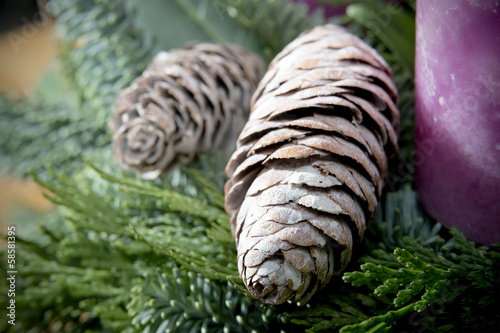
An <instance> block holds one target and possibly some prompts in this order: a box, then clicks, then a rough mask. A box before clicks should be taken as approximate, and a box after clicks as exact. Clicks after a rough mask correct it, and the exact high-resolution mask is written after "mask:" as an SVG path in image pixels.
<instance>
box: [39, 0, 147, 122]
mask: <svg viewBox="0 0 500 333" xmlns="http://www.w3.org/2000/svg"><path fill="white" fill-rule="evenodd" d="M48 7H49V9H51V12H52V14H53V15H55V16H57V21H56V22H57V28H58V32H59V41H60V43H61V47H62V50H63V52H61V59H62V61H63V65H64V70H65V75H66V77H67V78H68V81H69V82H70V83H71V84H72V87H73V89H74V90H75V91H76V92H77V95H78V97H79V101H80V104H81V112H85V113H89V114H91V115H92V116H93V117H94V118H95V119H94V121H95V122H97V123H98V124H99V125H100V126H101V127H105V126H106V124H107V121H108V118H109V116H110V115H111V113H112V111H113V105H114V100H115V97H116V94H117V93H118V91H120V90H121V89H123V88H124V87H126V86H128V85H129V84H130V83H131V82H132V80H134V79H135V78H136V77H137V76H138V75H139V74H140V73H141V72H142V70H143V69H144V68H145V66H146V65H147V62H148V61H149V60H150V59H151V57H152V56H153V55H152V54H151V52H152V41H151V39H150V37H149V36H148V35H146V34H145V32H144V31H142V30H141V29H140V28H139V27H138V26H137V24H136V22H135V20H134V17H135V10H134V8H133V7H131V6H129V5H128V4H127V2H126V1H125V0H118V1H111V0H66V1H56V0H52V2H50V3H49V6H48Z"/></svg>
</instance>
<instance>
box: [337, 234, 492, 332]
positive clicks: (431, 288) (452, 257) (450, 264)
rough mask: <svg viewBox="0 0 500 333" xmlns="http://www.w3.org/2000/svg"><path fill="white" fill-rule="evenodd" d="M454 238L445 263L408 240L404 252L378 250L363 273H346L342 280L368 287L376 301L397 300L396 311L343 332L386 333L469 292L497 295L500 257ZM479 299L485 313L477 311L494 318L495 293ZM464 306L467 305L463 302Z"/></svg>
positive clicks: (404, 241) (461, 238)
mask: <svg viewBox="0 0 500 333" xmlns="http://www.w3.org/2000/svg"><path fill="white" fill-rule="evenodd" d="M450 233H451V235H452V236H453V239H454V245H453V252H451V253H449V254H448V255H447V258H445V256H444V255H443V254H442V253H440V252H434V251H432V250H431V249H429V248H425V247H424V246H423V245H422V244H420V242H419V241H417V240H415V239H411V238H409V237H404V239H403V243H404V244H405V248H404V249H403V248H396V249H395V250H394V252H393V254H390V255H388V254H387V252H385V251H383V250H375V251H373V252H372V255H371V256H370V257H364V258H363V259H362V261H364V262H365V263H364V264H362V265H361V271H356V272H347V273H345V274H344V277H343V279H344V281H346V282H348V283H351V284H352V285H353V286H362V285H370V286H372V288H374V289H373V293H374V295H375V296H377V297H383V296H388V295H394V296H393V300H392V303H393V305H394V307H396V308H397V309H398V310H394V311H390V312H388V313H386V314H384V315H381V316H376V317H373V318H370V319H368V320H365V321H363V322H361V323H358V324H354V325H350V326H346V327H344V328H343V329H342V330H341V332H367V331H369V330H372V329H373V330H374V331H376V330H375V329H380V330H381V331H382V328H383V331H386V330H387V329H389V328H391V327H392V326H393V325H394V323H395V322H396V321H397V320H398V319H401V318H403V317H405V316H406V315H407V314H408V313H410V312H411V311H413V310H414V311H416V312H417V313H420V312H422V311H424V310H426V309H427V308H428V307H429V306H431V305H433V304H446V303H449V302H452V301H454V300H455V299H456V298H457V297H459V296H460V295H462V294H465V293H467V294H470V295H474V294H478V295H481V294H482V295H484V294H485V293H486V294H488V291H491V290H498V289H499V288H500V286H499V283H498V279H497V278H496V277H497V276H498V275H499V273H500V272H499V270H500V268H499V267H500V266H499V261H498V253H496V252H495V251H493V250H489V249H488V248H487V247H477V246H476V245H475V244H474V243H473V242H470V241H468V240H467V239H466V238H465V236H464V235H463V234H462V233H460V232H459V231H457V230H456V229H454V228H452V229H451V230H450ZM481 300H482V302H481V304H482V305H481V306H480V308H482V309H481V310H476V311H478V313H480V312H481V311H486V312H489V313H491V312H492V311H495V310H494V309H495V308H497V307H498V305H499V302H500V301H499V300H498V299H496V301H495V298H494V297H492V295H491V294H489V297H488V296H486V295H485V296H484V297H482V298H481ZM464 301H465V302H468V301H467V299H462V302H464ZM470 315H471V314H467V315H465V316H463V317H467V316H470ZM499 317H500V316H498V314H497V316H496V318H497V319H496V321H493V322H490V323H485V325H486V327H488V326H489V325H498V324H499V323H500V322H499ZM464 320H466V318H464ZM381 323H384V324H383V325H382V324H381ZM378 325H380V326H378ZM457 327H458V326H457ZM461 329H463V327H461ZM490 329H491V327H490Z"/></svg>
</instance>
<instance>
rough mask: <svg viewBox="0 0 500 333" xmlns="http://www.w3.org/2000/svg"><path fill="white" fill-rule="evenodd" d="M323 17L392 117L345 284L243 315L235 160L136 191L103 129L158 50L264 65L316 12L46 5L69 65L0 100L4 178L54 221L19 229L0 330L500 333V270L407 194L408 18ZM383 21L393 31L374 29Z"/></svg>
mask: <svg viewBox="0 0 500 333" xmlns="http://www.w3.org/2000/svg"><path fill="white" fill-rule="evenodd" d="M325 2H326V1H325ZM329 2H331V3H337V4H338V3H340V4H343V5H347V7H346V14H345V15H343V16H340V17H336V18H334V19H333V20H330V22H334V23H337V24H343V25H346V26H347V27H348V29H349V30H350V31H351V32H353V33H355V34H357V35H358V36H360V37H361V38H363V39H364V40H365V41H366V42H368V43H369V44H371V45H372V46H373V47H374V48H375V49H377V51H378V52H379V53H380V54H381V55H382V56H383V57H384V58H385V59H386V60H387V61H388V62H389V64H390V65H391V67H392V70H393V72H394V81H395V83H396V85H397V87H398V90H399V93H400V104H399V109H400V111H401V117H402V132H401V137H400V148H401V153H400V156H399V158H398V159H397V160H396V161H394V162H393V164H392V165H391V169H390V178H389V183H388V186H387V192H386V193H385V195H384V199H383V201H382V202H381V204H380V205H379V210H378V213H377V217H376V219H375V220H374V221H373V222H372V224H371V226H370V227H369V228H368V231H367V235H366V237H365V239H364V240H363V242H362V244H361V246H358V250H357V252H356V253H355V257H354V259H353V260H352V261H351V264H350V266H349V267H348V269H347V270H346V272H345V273H344V274H343V276H338V277H334V278H333V279H332V281H331V282H330V284H329V285H328V286H327V287H326V288H325V289H323V291H322V292H319V293H317V295H315V296H314V297H313V298H312V299H311V301H310V302H309V303H308V305H306V306H302V307H299V306H297V305H295V304H286V305H280V306H275V307H272V306H264V305H263V304H261V303H260V302H258V301H256V300H254V299H252V298H251V297H250V296H249V294H248V292H247V291H246V289H245V288H244V285H243V283H242V281H241V280H240V278H239V276H238V270H237V265H236V249H235V246H234V240H233V239H232V236H231V231H230V223H229V216H228V215H227V214H226V212H225V211H224V192H223V185H224V182H225V181H226V176H225V174H224V167H225V164H226V161H227V158H228V156H224V155H222V154H205V155H201V156H199V157H198V158H197V159H196V160H194V161H193V162H191V163H190V164H189V165H188V166H186V167H184V168H183V169H182V170H179V171H176V172H174V173H172V174H170V175H164V176H161V177H160V178H158V179H156V180H154V181H146V180H142V179H139V178H138V177H137V176H135V175H134V174H133V173H130V172H125V171H123V170H121V169H120V168H119V167H118V166H117V165H116V163H115V161H114V160H113V158H112V153H111V148H110V141H111V135H110V133H109V132H108V129H107V122H108V120H109V117H110V115H111V114H112V112H113V102H114V98H115V96H116V94H117V93H118V91H120V89H122V88H124V87H126V86H127V85H128V84H129V83H130V82H131V81H133V80H134V78H135V77H137V76H138V75H139V74H140V73H141V71H142V70H143V69H144V67H145V66H146V64H147V63H148V62H149V60H150V59H151V58H152V57H153V56H154V54H155V53H156V52H157V51H159V50H160V49H164V50H168V49H171V48H174V47H180V46H182V45H183V44H184V43H186V42H189V41H191V40H203V41H215V42H231V43H235V44H240V45H243V46H245V47H247V48H249V49H251V50H253V51H255V52H257V53H259V54H260V55H261V56H262V57H263V59H265V60H266V61H269V60H270V59H272V57H273V56H274V55H275V54H276V53H277V52H279V51H280V50H281V49H282V48H283V46H285V45H286V44H287V43H289V42H290V41H291V40H293V39H294V38H295V37H296V36H297V35H298V34H299V33H301V32H302V31H304V30H307V29H309V28H312V27H314V26H315V25H318V24H323V23H325V22H327V21H325V19H324V18H323V16H322V14H321V12H316V13H313V14H308V10H307V7H306V6H305V5H303V4H295V3H293V2H289V1H288V0H200V1H195V0H175V1H172V0H154V1H148V2H141V1H139V0H130V1H122V0H117V1H111V0H67V1H62V0H61V1H55V0H54V1H52V2H49V6H48V7H49V9H50V10H51V11H52V13H53V14H54V15H55V16H57V24H58V37H59V39H58V40H59V43H60V50H61V52H60V56H59V58H58V60H57V62H56V63H55V64H54V66H53V68H52V70H51V73H49V74H48V75H47V78H46V79H45V80H44V81H43V82H42V85H41V87H40V89H39V90H38V91H37V92H36V93H35V94H34V96H33V97H32V98H30V99H27V100H15V99H14V100H13V99H12V98H7V97H6V96H0V167H1V168H2V169H4V170H7V171H8V172H10V173H11V174H12V175H16V176H18V177H28V176H29V177H32V178H33V179H34V180H35V181H36V182H38V183H39V184H41V185H42V186H43V187H44V188H45V189H46V195H47V197H48V198H50V199H51V200H52V201H53V202H54V203H55V204H57V208H56V209H55V210H53V211H52V212H50V213H48V214H46V215H37V214H36V213H30V212H24V213H22V214H18V215H16V216H13V217H12V223H14V224H16V225H18V226H19V228H18V229H19V230H25V232H24V233H20V234H19V235H18V238H17V240H16V246H17V247H16V251H17V252H16V268H17V270H18V273H17V275H16V297H15V301H16V303H15V304H16V319H15V322H16V325H15V326H12V325H10V324H8V322H7V320H4V319H2V320H1V321H0V330H1V331H6V332H139V331H141V332H221V331H223V332H247V331H254V332H278V331H280V330H282V331H284V332H304V331H306V332H321V331H325V332H335V331H340V332H494V331H498V330H500V313H499V308H500V300H499V298H500V262H499V259H500V255H499V252H497V251H496V250H495V248H494V247H484V246H479V245H477V244H475V243H473V242H471V241H468V240H467V239H466V238H465V237H464V235H463V234H461V233H460V232H459V231H457V230H455V229H451V230H445V229H444V228H441V226H440V225H439V224H438V223H435V222H434V221H432V220H431V219H430V218H429V217H428V216H427V215H426V214H425V213H424V212H423V211H422V210H421V209H420V207H419V206H418V204H417V201H416V196H415V192H414V191H413V190H412V182H413V162H412V157H413V155H414V147H413V111H414V87H413V82H414V76H413V66H414V63H413V59H414V38H415V18H414V17H415V1H411V0H408V1H400V2H398V4H397V6H396V5H393V4H390V3H388V2H383V1H379V0H374V1H355V0H330V1H329ZM387 13H388V14H389V15H390V18H391V19H390V20H385V21H384V20H382V19H381V17H382V16H384V17H387ZM54 82H58V84H54ZM44 85H45V87H46V86H47V85H51V86H52V87H53V89H58V90H57V93H53V92H52V93H48V91H47V89H46V88H44ZM2 232H5V231H2ZM497 245H500V244H497ZM4 256H5V257H6V253H5V251H4ZM6 263H7V260H6V259H5V260H4V259H2V261H1V265H2V268H1V269H0V275H2V277H1V279H0V284H1V286H2V290H4V291H2V293H1V294H0V301H1V307H2V308H3V309H5V308H6V307H7V306H8V302H9V298H8V296H7V292H6V290H8V289H9V288H8V280H7V279H6V278H7V276H6V274H7V273H6V272H7V271H8V269H7V267H6Z"/></svg>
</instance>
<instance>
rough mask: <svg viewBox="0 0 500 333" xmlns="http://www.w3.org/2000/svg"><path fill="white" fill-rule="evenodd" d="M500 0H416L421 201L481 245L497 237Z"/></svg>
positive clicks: (499, 230)
mask: <svg viewBox="0 0 500 333" xmlns="http://www.w3.org/2000/svg"><path fill="white" fill-rule="evenodd" d="M499 3H500V1H494V0H491V1H490V0H481V1H473V0H469V1H466V0H425V1H424V0H419V1H418V2H417V36H416V37H417V44H416V59H415V76H416V82H415V99H416V100H415V107H416V110H415V136H416V141H415V144H416V155H415V167H416V188H417V192H418V198H419V201H420V203H421V205H422V206H423V208H424V209H425V210H426V211H427V212H428V213H429V214H430V215H431V216H432V217H433V218H435V219H436V220H438V221H439V222H441V223H442V224H443V225H445V226H446V227H452V226H456V227H457V228H458V229H459V230H460V231H462V232H464V233H465V235H466V236H467V237H468V238H469V239H472V240H474V241H476V242H479V243H483V244H491V243H493V242H500V7H499Z"/></svg>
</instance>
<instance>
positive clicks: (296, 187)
mask: <svg viewBox="0 0 500 333" xmlns="http://www.w3.org/2000/svg"><path fill="white" fill-rule="evenodd" d="M391 75H392V73H391V71H390V68H389V66H388V65H387V63H386V62H385V61H384V60H383V59H382V58H381V57H380V56H379V55H378V54H377V52H376V51H375V50H374V49H372V48H371V47H369V46H368V45H366V44H365V43H364V42H363V41H361V40H360V39H359V38H357V37H355V36H353V35H351V34H349V33H348V32H347V31H345V30H344V29H343V28H341V27H336V26H332V25H327V26H319V27H316V28H315V29H313V30H311V31H308V32H305V33H303V34H302V35H300V36H299V37H298V38H297V39H296V40H294V41H293V42H291V43H290V44H289V45H288V46H286V47H285V48H284V50H283V51H282V52H281V53H279V54H278V55H277V56H276V58H275V59H274V60H273V61H272V63H271V64H270V66H269V70H268V72H267V73H266V74H265V76H264V78H263V79H262V81H261V82H260V84H259V87H258V88H257V91H256V92H255V94H254V96H253V97H252V112H251V114H250V119H249V121H248V123H247V124H246V125H245V127H244V129H243V131H242V133H241V134H240V136H239V139H238V142H237V150H236V151H235V152H234V153H233V155H232V157H231V159H230V161H229V163H228V165H227V167H226V172H227V173H228V175H229V177H230V179H229V180H228V182H227V183H226V188H225V191H226V210H227V211H228V213H229V214H231V226H232V232H233V236H234V237H235V239H236V245H237V249H238V267H239V271H240V275H241V277H242V279H243V281H244V282H245V284H246V286H247V288H248V290H249V291H250V292H251V293H252V294H253V295H254V296H255V297H257V298H259V299H261V300H262V301H263V302H266V303H271V304H279V303H282V302H285V301H293V302H298V303H300V304H304V303H305V302H307V301H308V300H309V299H310V297H311V296H312V295H313V294H314V293H315V292H316V290H318V289H319V288H322V287H323V286H325V284H326V283H327V282H328V281H329V280H330V278H331V276H332V275H333V274H339V273H340V272H341V271H342V270H343V269H344V268H345V267H346V265H347V264H348V262H349V260H350V257H351V252H352V246H353V244H354V243H355V242H357V241H359V240H361V239H362V237H363V233H364V231H365V226H366V223H367V221H369V220H370V219H372V218H373V216H374V214H375V210H376V207H377V202H378V200H379V199H380V196H381V193H382V188H383V186H384V180H385V177H386V174H387V168H388V166H387V164H388V158H389V157H391V156H394V155H397V151H398V147H397V136H398V131H399V129H398V128H399V111H398V109H397V107H396V104H397V98H398V96H397V90H396V87H395V85H394V83H393V82H392V80H391Z"/></svg>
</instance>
